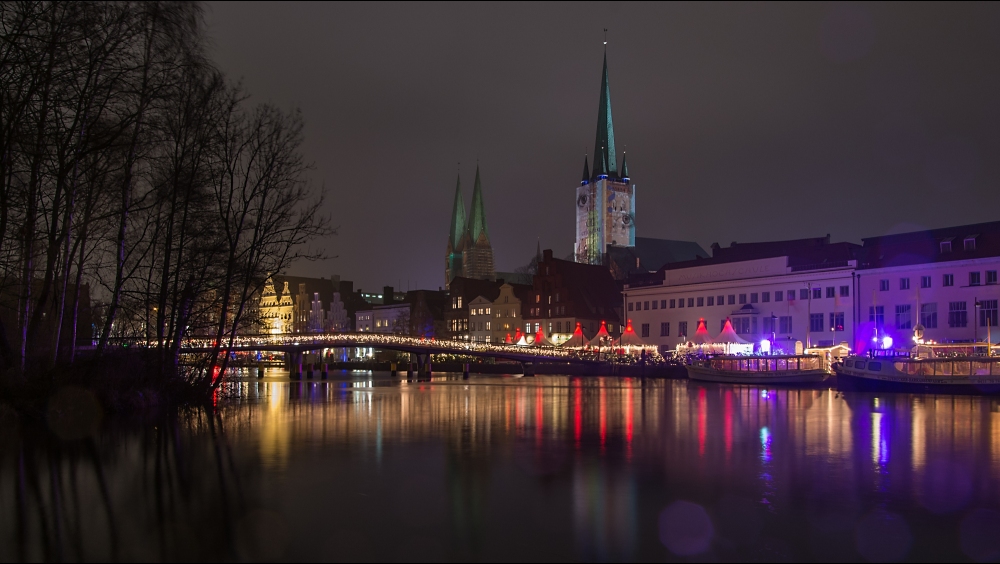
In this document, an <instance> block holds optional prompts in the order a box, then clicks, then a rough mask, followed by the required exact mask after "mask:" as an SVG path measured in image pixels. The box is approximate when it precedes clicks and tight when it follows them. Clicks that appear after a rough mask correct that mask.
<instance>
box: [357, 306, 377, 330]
mask: <svg viewBox="0 0 1000 564" xmlns="http://www.w3.org/2000/svg"><path fill="white" fill-rule="evenodd" d="M354 327H356V328H357V330H358V332H363V331H369V332H371V331H374V330H375V312H373V311H372V310H370V309H363V310H359V311H358V312H357V313H355V314H354Z"/></svg>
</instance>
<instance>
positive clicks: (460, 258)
mask: <svg viewBox="0 0 1000 564" xmlns="http://www.w3.org/2000/svg"><path fill="white" fill-rule="evenodd" d="M444 277H445V284H451V281H452V280H454V279H455V278H456V277H464V278H474V279H477V280H493V279H494V278H495V277H496V269H495V268H494V265H493V246H492V245H491V244H490V234H489V230H488V229H487V227H486V207H485V205H484V203H483V186H482V182H481V181H480V178H479V166H478V165H477V166H476V183H475V185H474V186H473V189H472V208H471V210H470V211H469V216H468V220H466V215H465V201H464V199H463V198H462V181H461V178H459V180H458V182H457V183H456V186H455V202H454V205H453V207H452V213H451V227H450V229H449V230H448V246H447V249H446V250H445V270H444Z"/></svg>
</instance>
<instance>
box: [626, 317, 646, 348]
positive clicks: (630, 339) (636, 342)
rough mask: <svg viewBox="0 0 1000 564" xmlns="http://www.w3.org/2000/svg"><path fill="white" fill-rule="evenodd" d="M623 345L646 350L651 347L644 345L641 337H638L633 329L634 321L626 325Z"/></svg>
mask: <svg viewBox="0 0 1000 564" xmlns="http://www.w3.org/2000/svg"><path fill="white" fill-rule="evenodd" d="M621 344H622V346H623V347H633V348H645V347H649V346H651V345H648V344H647V343H644V342H643V341H642V339H640V338H639V335H636V333H635V329H633V328H632V320H631V319H629V320H628V324H626V325H625V332H624V333H622V340H621Z"/></svg>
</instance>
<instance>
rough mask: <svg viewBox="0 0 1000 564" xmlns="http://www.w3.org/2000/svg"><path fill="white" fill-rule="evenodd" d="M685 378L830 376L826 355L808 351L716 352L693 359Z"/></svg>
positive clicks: (743, 380)
mask: <svg viewBox="0 0 1000 564" xmlns="http://www.w3.org/2000/svg"><path fill="white" fill-rule="evenodd" d="M687 371H688V378H690V379H692V380H700V381H702V382H720V383H728V384H765V385H766V384H814V383H818V382H822V381H824V380H826V379H827V378H829V377H830V375H831V370H830V363H829V362H828V361H827V360H826V358H824V357H822V356H818V355H811V354H795V355H766V356H765V355H760V356H757V355H754V356H739V355H718V356H712V357H710V358H707V359H704V360H696V361H694V362H692V363H691V364H690V365H688V367H687Z"/></svg>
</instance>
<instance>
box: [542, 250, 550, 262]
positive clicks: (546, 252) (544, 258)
mask: <svg viewBox="0 0 1000 564" xmlns="http://www.w3.org/2000/svg"><path fill="white" fill-rule="evenodd" d="M550 260H552V249H545V250H544V251H542V262H549V261H550Z"/></svg>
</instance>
